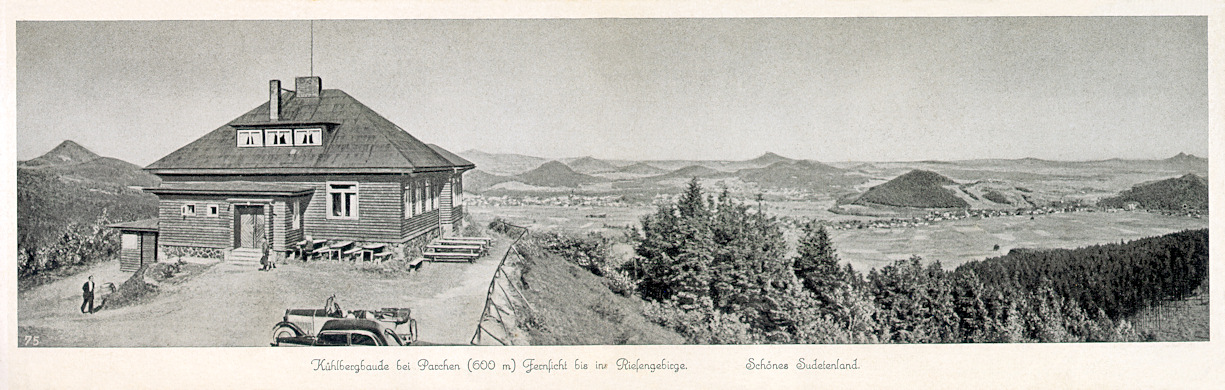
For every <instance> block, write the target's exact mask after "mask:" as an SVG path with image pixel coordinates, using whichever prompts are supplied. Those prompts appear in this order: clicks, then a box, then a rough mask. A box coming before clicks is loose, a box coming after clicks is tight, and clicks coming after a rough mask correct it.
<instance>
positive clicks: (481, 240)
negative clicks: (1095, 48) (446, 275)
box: [421, 237, 493, 263]
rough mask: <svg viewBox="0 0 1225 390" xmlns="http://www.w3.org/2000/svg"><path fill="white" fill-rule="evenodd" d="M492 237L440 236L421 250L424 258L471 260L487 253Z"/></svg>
mask: <svg viewBox="0 0 1225 390" xmlns="http://www.w3.org/2000/svg"><path fill="white" fill-rule="evenodd" d="M492 244H493V239H492V238H489V237H440V238H437V239H435V240H434V241H432V242H430V243H429V244H427V245H426V246H425V247H424V248H423V249H422V251H421V255H422V256H423V257H424V259H425V260H429V261H451V262H459V261H466V262H469V263H471V262H473V261H476V259H478V258H480V257H481V256H484V255H485V254H487V253H489V246H490V245H492Z"/></svg>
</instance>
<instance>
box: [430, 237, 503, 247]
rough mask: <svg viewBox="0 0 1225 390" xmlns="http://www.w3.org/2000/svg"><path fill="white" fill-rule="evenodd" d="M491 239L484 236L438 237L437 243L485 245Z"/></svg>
mask: <svg viewBox="0 0 1225 390" xmlns="http://www.w3.org/2000/svg"><path fill="white" fill-rule="evenodd" d="M492 241H493V239H491V238H486V237H443V238H439V239H438V242H439V243H451V244H470V245H485V246H488V245H489V243H490V242H492Z"/></svg>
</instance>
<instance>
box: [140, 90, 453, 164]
mask: <svg viewBox="0 0 1225 390" xmlns="http://www.w3.org/2000/svg"><path fill="white" fill-rule="evenodd" d="M295 95H296V94H295V93H294V92H292V91H283V92H282V93H281V102H282V103H281V113H280V118H279V120H278V121H275V122H274V121H271V120H269V115H268V103H267V102H265V103H264V104H262V105H260V106H259V107H256V108H255V109H253V110H251V111H249V112H247V113H246V114H243V115H242V116H240V117H238V118H236V119H234V120H233V121H230V122H229V123H227V124H226V125H224V126H221V127H219V128H217V129H216V130H213V131H212V132H210V133H208V134H205V135H204V136H203V137H200V138H199V139H197V140H195V141H194V142H192V143H190V144H187V145H186V146H184V147H182V148H179V149H178V150H176V151H174V152H172V153H170V154H168V155H166V156H165V157H162V158H161V159H160V160H157V161H155V162H153V163H152V164H149V166H148V167H145V169H146V170H148V171H151V172H152V173H155V174H314V173H410V172H429V171H439V170H454V169H461V170H466V169H471V168H474V167H475V165H473V164H472V163H471V162H468V161H467V160H464V159H462V158H458V156H455V155H454V154H452V153H450V152H447V151H445V150H443V149H442V148H439V147H436V146H429V145H426V144H425V143H423V142H421V141H419V140H417V139H416V138H414V137H413V136H412V135H409V134H408V133H407V132H405V131H404V129H401V128H400V127H399V126H396V125H395V124H394V123H391V121H389V120H387V119H386V118H383V116H381V115H379V114H378V113H376V112H374V110H371V109H370V108H369V107H367V106H366V105H364V104H362V103H361V102H359V101H357V99H354V98H353V97H352V96H349V94H347V93H345V92H344V91H341V90H337V89H325V90H323V91H321V93H320V96H319V97H311V98H307V97H301V98H299V97H296V96H295ZM302 126H313V127H322V128H324V129H325V130H324V140H323V145H322V146H266V147H255V148H239V147H237V140H236V137H237V135H236V130H237V129H241V128H287V129H288V128H301V127H302ZM457 158H458V159H457Z"/></svg>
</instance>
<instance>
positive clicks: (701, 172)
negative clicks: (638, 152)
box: [647, 165, 727, 180]
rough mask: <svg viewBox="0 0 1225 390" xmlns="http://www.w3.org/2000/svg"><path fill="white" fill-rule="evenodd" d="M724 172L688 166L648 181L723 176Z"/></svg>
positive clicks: (698, 166) (699, 166)
mask: <svg viewBox="0 0 1225 390" xmlns="http://www.w3.org/2000/svg"><path fill="white" fill-rule="evenodd" d="M725 174H727V173H726V172H721V171H716V170H714V169H711V168H707V167H704V166H701V165H690V166H687V167H684V168H681V169H677V170H675V171H672V172H668V173H665V174H662V175H657V176H651V177H649V178H647V179H650V180H668V179H689V178H694V177H711V176H719V175H725Z"/></svg>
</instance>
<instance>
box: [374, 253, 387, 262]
mask: <svg viewBox="0 0 1225 390" xmlns="http://www.w3.org/2000/svg"><path fill="white" fill-rule="evenodd" d="M392 254H393V253H391V252H378V253H371V254H370V260H378V261H379V262H382V261H384V260H387V258H388V257H391V255H392Z"/></svg>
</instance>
